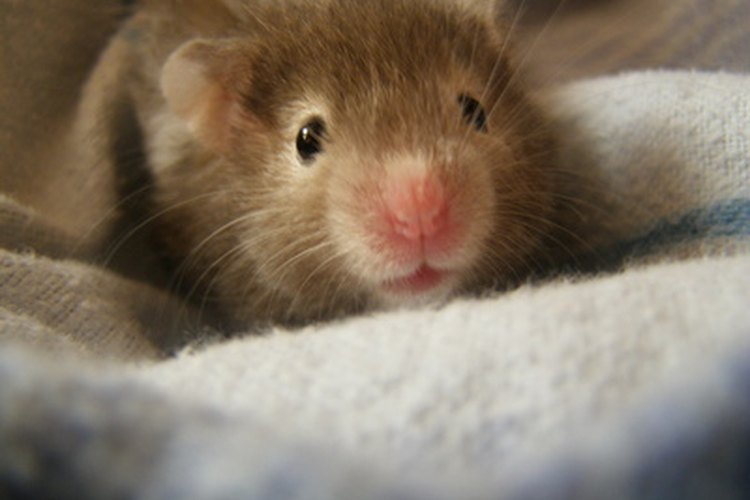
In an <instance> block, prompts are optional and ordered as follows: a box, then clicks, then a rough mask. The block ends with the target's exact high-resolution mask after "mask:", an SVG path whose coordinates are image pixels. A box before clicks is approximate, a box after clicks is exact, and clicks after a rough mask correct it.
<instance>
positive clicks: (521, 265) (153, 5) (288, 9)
mask: <svg viewBox="0 0 750 500" xmlns="http://www.w3.org/2000/svg"><path fill="white" fill-rule="evenodd" d="M490 3H494V2H486V3H484V2H476V4H474V3H472V2H470V1H467V0H463V1H458V0H456V1H451V0H379V1H377V2H376V1H360V0H319V1H310V0H285V1H282V2H272V1H262V0H255V1H249V0H248V1H239V0H225V1H223V2H220V1H216V0H214V1H206V0H183V1H177V0H174V1H153V2H146V3H145V4H144V5H142V6H141V7H140V10H139V11H138V12H137V13H136V15H134V17H133V18H132V19H131V20H130V21H129V23H128V24H127V25H126V26H124V28H123V30H122V32H121V34H120V36H119V38H118V40H116V41H115V43H116V44H119V45H120V47H119V49H118V51H117V53H118V57H125V58H126V59H127V64H124V65H122V66H123V67H127V68H128V70H127V71H126V72H123V86H124V89H125V91H124V92H125V93H126V94H127V98H128V99H129V100H131V101H132V103H133V106H134V108H135V112H136V115H137V117H138V121H139V123H140V126H141V127H142V129H143V136H144V138H145V153H146V157H147V159H148V164H149V168H150V169H151V173H152V176H153V179H154V198H155V200H154V201H155V206H156V208H155V214H156V216H155V217H154V221H155V222H154V224H155V225H156V228H157V231H156V234H157V235H158V238H159V242H160V244H161V245H163V247H164V248H165V249H166V250H167V252H168V254H170V255H173V256H175V257H176V258H178V259H179V261H180V262H181V264H180V267H179V268H178V269H179V272H180V273H183V274H185V275H186V276H188V277H189V279H190V283H191V285H190V286H191V287H193V288H194V289H195V290H200V293H201V294H202V296H204V297H210V300H212V301H215V302H216V304H217V305H218V307H219V309H220V311H222V312H223V313H224V314H226V315H227V317H229V318H232V319H233V320H234V321H236V322H238V323H239V324H248V323H257V322H269V321H270V322H281V323H294V322H300V321H310V320H317V319H324V318H331V317H335V316H339V315H341V314H345V313H349V312H353V311H361V310H363V309H367V308H373V307H374V308H378V307H391V306H394V305H404V304H406V305H408V304H421V303H430V302H434V301H439V300H444V299H445V298H446V297H449V296H452V295H454V294H457V293H461V292H464V291H468V290H475V289H479V288H481V287H486V286H491V285H498V284H499V285H508V284H511V283H514V282H517V281H518V280H519V279H522V278H523V277H524V275H525V274H527V273H528V271H529V269H530V268H531V267H532V266H531V263H532V262H534V260H535V259H536V258H537V254H538V252H539V251H540V248H541V247H542V245H543V241H544V238H545V235H546V234H547V233H548V232H549V231H550V227H551V224H552V222H551V220H552V218H553V213H554V211H555V199H554V197H553V195H552V193H553V192H554V190H555V186H554V178H553V172H554V169H553V167H552V160H551V150H552V140H551V138H550V137H549V135H548V134H547V132H546V130H545V125H544V122H543V119H542V117H541V115H540V114H539V112H538V111H537V109H536V107H535V106H534V104H533V103H532V102H531V101H530V100H529V98H528V97H527V95H526V93H525V92H524V89H523V87H522V85H521V83H520V81H519V80H518V79H517V78H515V77H514V70H513V63H512V60H511V58H510V57H509V54H508V52H509V43H508V41H507V38H508V35H509V33H508V27H507V26H506V24H505V23H504V21H503V16H502V15H501V13H498V12H495V9H494V7H493V8H489V7H484V5H485V4H490ZM123 46H125V47H126V49H125V50H123V48H122V47H123ZM123 54H126V55H124V56H123Z"/></svg>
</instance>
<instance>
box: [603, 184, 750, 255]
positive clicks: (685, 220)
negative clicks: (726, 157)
mask: <svg viewBox="0 0 750 500" xmlns="http://www.w3.org/2000/svg"><path fill="white" fill-rule="evenodd" d="M720 237H722V238H726V237H730V238H731V237H734V238H737V239H745V238H750V199H744V198H738V199H732V200H727V201H723V202H720V203H717V204H715V205H712V206H710V207H705V208H698V209H695V210H691V211H689V212H686V213H685V214H684V215H682V216H680V217H678V218H676V219H673V220H662V221H660V222H658V223H657V224H655V225H654V226H653V228H652V229H651V230H650V231H648V232H647V233H645V234H643V235H641V236H638V237H636V238H633V239H630V240H624V241H621V242H619V243H615V244H614V245H612V246H610V247H608V248H606V249H604V250H603V251H599V252H594V254H593V256H592V257H593V258H592V259H591V260H590V262H592V263H595V264H594V267H595V268H596V269H597V270H602V269H606V268H612V267H619V266H620V265H621V264H622V262H623V261H624V260H625V259H629V258H634V257H642V256H645V255H648V254H650V253H655V252H657V251H659V250H662V249H664V248H665V247H668V246H670V245H680V244H684V243H693V242H697V241H701V240H710V239H712V238H720Z"/></svg>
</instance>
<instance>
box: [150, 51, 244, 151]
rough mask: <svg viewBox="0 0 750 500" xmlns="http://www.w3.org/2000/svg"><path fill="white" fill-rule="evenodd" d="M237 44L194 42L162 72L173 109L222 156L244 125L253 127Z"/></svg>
mask: <svg viewBox="0 0 750 500" xmlns="http://www.w3.org/2000/svg"><path fill="white" fill-rule="evenodd" d="M240 53H241V51H240V50H239V49H238V47H237V43H236V42H235V41H233V40H218V41H215V40H211V41H208V40H193V41H190V42H187V43H185V44H184V45H182V46H181V47H180V48H178V49H177V50H176V51H175V52H174V53H172V55H171V56H169V58H168V59H167V62H166V63H165V64H164V67H163V69H162V72H161V82H160V83H161V90H162V93H163V95H164V97H165V98H166V100H167V104H168V105H169V107H170V109H171V110H172V111H173V112H174V113H175V114H176V115H177V116H179V117H180V118H182V119H183V120H184V121H185V123H186V124H187V126H188V128H189V130H190V131H191V133H192V134H193V135H194V136H195V138H196V139H197V140H198V141H199V142H201V143H202V144H203V145H204V146H206V147H208V148H209V149H211V150H213V151H214V152H216V153H224V152H226V150H227V149H228V148H229V145H230V140H231V135H232V128H233V126H234V125H235V124H237V123H238V120H243V121H246V122H250V121H252V120H253V117H252V116H251V113H249V112H248V111H246V110H243V109H242V105H241V103H240V95H239V89H238V88H237V85H238V83H237V79H236V78H233V76H235V75H236V74H237V73H239V72H242V73H244V74H245V75H247V74H248V72H249V68H245V71H243V68H242V66H243V65H247V64H248V63H247V61H246V60H244V61H243V60H242V58H241V57H240Z"/></svg>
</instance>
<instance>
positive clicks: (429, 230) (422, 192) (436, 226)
mask: <svg viewBox="0 0 750 500" xmlns="http://www.w3.org/2000/svg"><path fill="white" fill-rule="evenodd" d="M383 199H384V201H385V206H386V210H387V211H388V215H389V219H390V221H391V225H392V228H393V231H394V232H395V233H396V234H398V235H400V236H402V237H404V238H406V239H408V240H413V241H417V240H422V239H429V238H432V237H434V236H436V235H438V234H439V233H440V232H441V231H442V230H443V228H444V227H445V226H446V222H447V219H448V211H447V205H446V201H445V194H444V190H443V186H442V184H440V182H439V181H437V180H435V179H432V178H429V177H422V176H420V177H416V178H411V179H408V180H402V181H401V182H398V183H392V184H391V185H389V186H387V187H386V189H385V192H384V193H383Z"/></svg>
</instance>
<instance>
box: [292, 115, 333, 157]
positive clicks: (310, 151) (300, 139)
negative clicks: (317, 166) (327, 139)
mask: <svg viewBox="0 0 750 500" xmlns="http://www.w3.org/2000/svg"><path fill="white" fill-rule="evenodd" d="M325 132H326V127H325V124H324V123H323V120H321V119H320V118H313V119H312V120H310V121H309V122H308V123H307V124H306V125H305V126H304V127H302V128H301V129H300V130H299V133H298V134H297V152H298V153H299V156H300V158H302V161H305V162H308V161H311V160H312V159H313V158H315V156H316V155H317V154H318V153H320V152H321V151H322V150H323V146H322V145H321V141H322V140H323V136H324V135H325Z"/></svg>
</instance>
